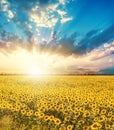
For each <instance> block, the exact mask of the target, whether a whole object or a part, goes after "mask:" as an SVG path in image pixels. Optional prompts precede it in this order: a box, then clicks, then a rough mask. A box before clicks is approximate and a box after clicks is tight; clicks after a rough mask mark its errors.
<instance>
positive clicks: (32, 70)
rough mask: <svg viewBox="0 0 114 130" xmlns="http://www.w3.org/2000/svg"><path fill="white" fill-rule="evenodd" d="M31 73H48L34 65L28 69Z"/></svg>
mask: <svg viewBox="0 0 114 130" xmlns="http://www.w3.org/2000/svg"><path fill="white" fill-rule="evenodd" d="M27 73H28V74H29V75H44V74H46V71H45V72H44V71H43V70H42V69H40V68H39V69H38V68H36V67H33V68H31V69H29V70H28V71H27Z"/></svg>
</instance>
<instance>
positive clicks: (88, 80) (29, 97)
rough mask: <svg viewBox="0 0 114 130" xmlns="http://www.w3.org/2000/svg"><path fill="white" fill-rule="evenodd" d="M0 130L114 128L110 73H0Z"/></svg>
mask: <svg viewBox="0 0 114 130" xmlns="http://www.w3.org/2000/svg"><path fill="white" fill-rule="evenodd" d="M0 130H114V76H0Z"/></svg>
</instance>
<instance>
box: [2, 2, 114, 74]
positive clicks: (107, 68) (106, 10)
mask: <svg viewBox="0 0 114 130" xmlns="http://www.w3.org/2000/svg"><path fill="white" fill-rule="evenodd" d="M113 14H114V0H94V1H93V0H29V1H28V0H23V1H21V0H0V72H17V71H18V72H20V73H22V72H23V73H27V72H28V73H39V74H45V73H48V74H50V73H60V74H61V73H62V74H86V73H95V74H114V15H113Z"/></svg>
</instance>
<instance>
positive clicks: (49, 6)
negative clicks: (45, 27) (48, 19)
mask: <svg viewBox="0 0 114 130" xmlns="http://www.w3.org/2000/svg"><path fill="white" fill-rule="evenodd" d="M58 5H59V4H58V3H57V4H50V5H48V9H50V10H53V11H56V8H57V7H58Z"/></svg>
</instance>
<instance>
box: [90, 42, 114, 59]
mask: <svg viewBox="0 0 114 130" xmlns="http://www.w3.org/2000/svg"><path fill="white" fill-rule="evenodd" d="M112 53H114V42H112V43H110V44H107V43H106V44H104V49H103V50H100V49H99V48H98V49H94V50H93V51H92V52H91V53H90V54H89V55H90V57H91V60H99V59H102V58H104V57H107V56H110V55H111V54H112Z"/></svg>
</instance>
